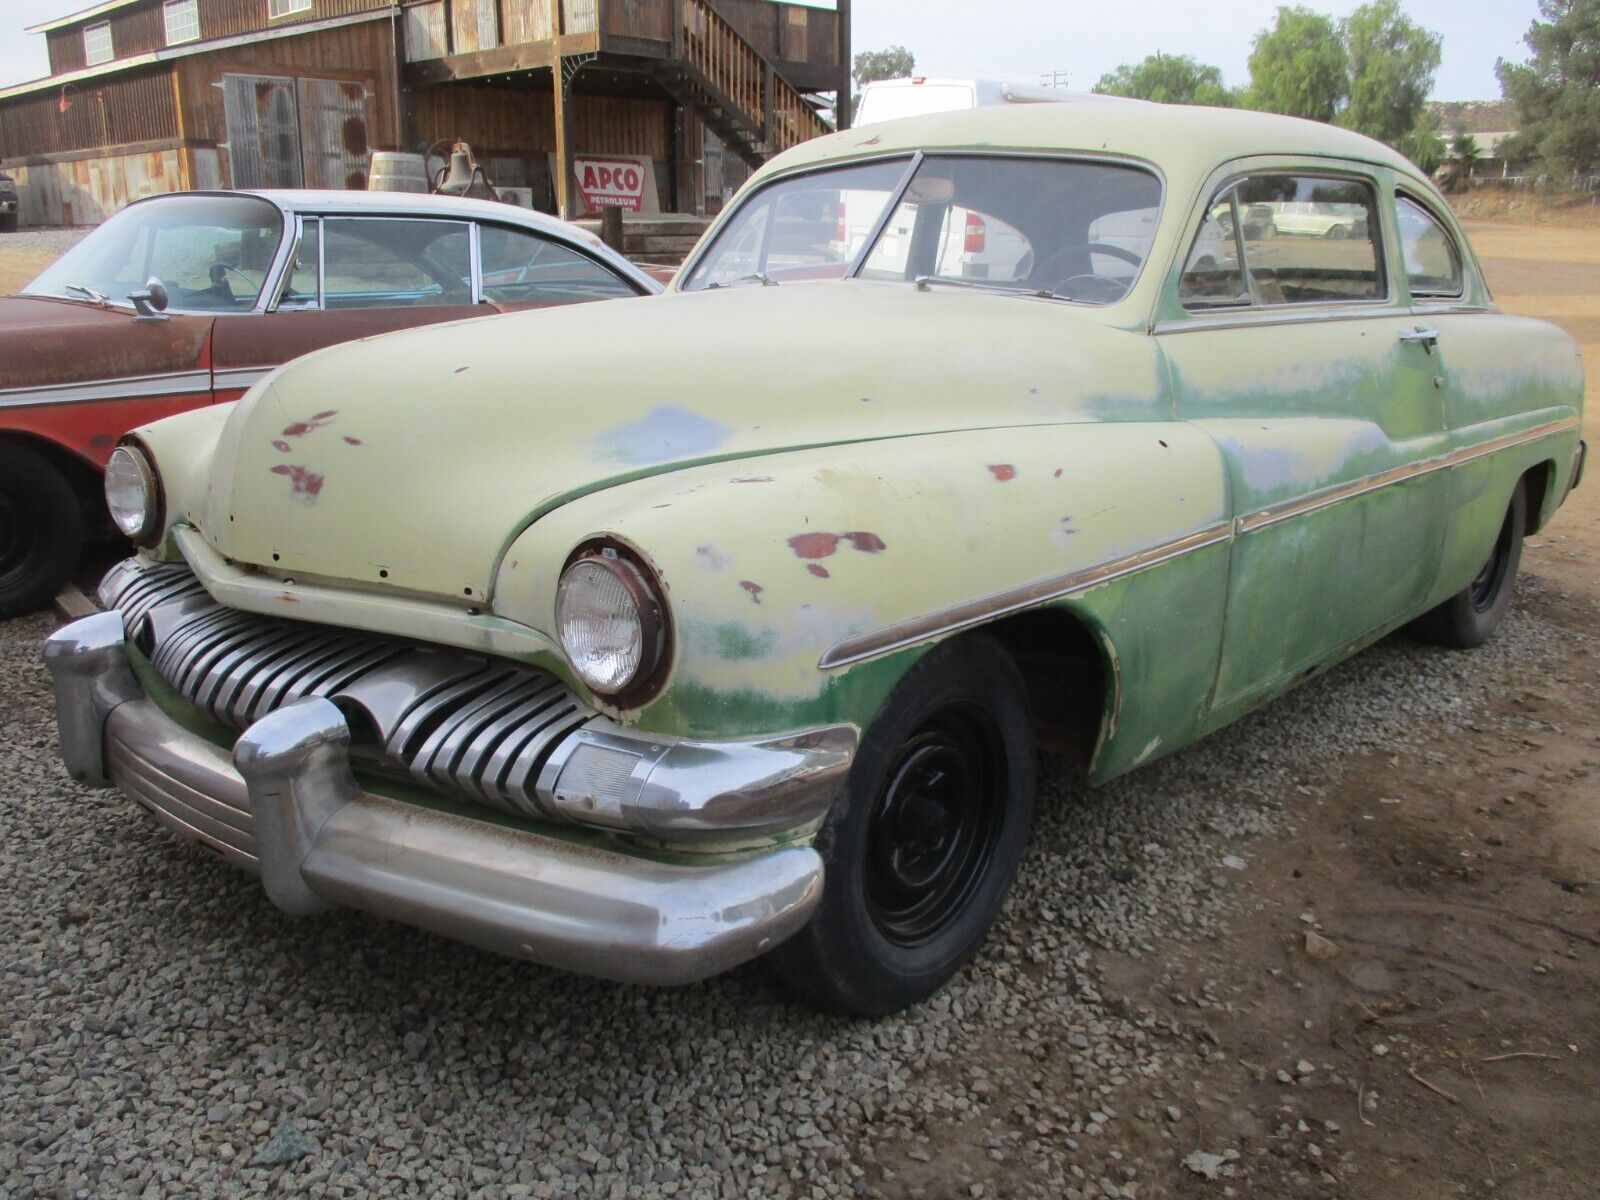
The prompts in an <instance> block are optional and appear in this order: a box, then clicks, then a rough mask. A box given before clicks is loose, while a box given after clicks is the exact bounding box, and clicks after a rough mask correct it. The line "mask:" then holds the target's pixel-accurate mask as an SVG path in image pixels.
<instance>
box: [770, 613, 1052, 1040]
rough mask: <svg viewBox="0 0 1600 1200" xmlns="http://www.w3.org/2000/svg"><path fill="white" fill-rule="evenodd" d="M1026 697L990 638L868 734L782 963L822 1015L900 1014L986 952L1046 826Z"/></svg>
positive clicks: (777, 954) (961, 646)
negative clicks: (818, 879)
mask: <svg viewBox="0 0 1600 1200" xmlns="http://www.w3.org/2000/svg"><path fill="white" fill-rule="evenodd" d="M1037 774H1038V763H1037V750H1036V746H1035V742H1034V733H1033V723H1032V719H1031V717H1030V714H1029V711H1028V702H1027V692H1026V688H1025V686H1024V683H1023V680H1022V676H1021V673H1020V672H1019V671H1018V670H1017V666H1016V664H1015V663H1014V662H1013V661H1012V659H1011V656H1010V655H1009V654H1007V653H1006V652H1005V650H1004V649H1002V648H1001V646H1000V644H999V643H998V642H997V641H995V640H994V639H993V638H992V637H989V636H988V635H986V634H974V635H968V636H967V637H963V638H959V639H957V640H955V641H951V642H946V643H944V644H943V645H941V646H938V647H936V648H935V649H933V650H931V651H929V652H928V654H927V655H926V656H925V657H924V658H923V659H922V660H921V661H920V662H918V663H917V664H916V665H915V666H913V667H912V668H911V670H910V671H908V672H907V673H906V675H905V677H904V678H903V679H902V680H901V681H900V683H899V684H898V685H897V686H896V687H895V690H894V691H893V693H891V695H890V697H889V699H888V700H887V701H886V702H885V704H884V706H883V708H882V710H881V711H880V712H879V713H878V716H877V718H876V719H875V720H874V722H873V724H872V727H871V728H870V729H869V730H867V733H866V736H865V738H863V740H862V743H861V749H860V752H859V753H858V754H857V756H856V761H855V764H854V766H853V767H852V768H851V771H850V779H849V782H848V784H847V786H846V792H845V795H844V796H843V797H842V798H841V799H840V801H839V802H838V804H837V805H836V806H835V808H834V811H833V813H832V814H831V815H830V816H829V818H828V821H827V823H826V825H824V826H823V829H822V832H821V833H820V834H819V835H818V838H817V849H818V850H819V851H820V852H821V854H822V857H823V862H824V864H825V873H824V876H823V892H822V900H821V902H820V903H819V904H818V906H817V910H816V912H815V913H814V914H813V915H812V918H811V921H810V922H809V923H808V924H807V925H806V927H805V928H804V929H802V930H801V931H800V932H799V933H798V934H797V935H795V937H794V938H792V939H791V940H790V941H788V942H786V943H785V944H784V945H782V946H780V947H778V949H777V950H775V951H774V952H773V953H772V955H771V961H772V964H773V966H774V967H775V968H776V969H777V971H778V973H779V974H780V975H781V976H782V977H783V978H784V979H785V981H786V982H788V983H789V984H790V985H791V986H793V987H794V988H795V989H796V990H798V991H800V992H803V993H805V994H807V995H808V996H810V997H811V998H812V999H814V1000H816V1001H818V1002H819V1003H821V1004H822V1005H824V1006H826V1007H828V1008H831V1009H835V1010H839V1011H842V1012H849V1013H855V1014H858V1015H860V1016H883V1015H885V1014H887V1013H892V1012H896V1011H898V1010H900V1009H902V1008H905V1007H906V1006H907V1005H909V1004H912V1003H915V1002H916V1001H918V1000H921V999H923V998H924V997H925V996H928V995H929V994H931V993H932V992H934V991H936V990H938V989H939V988H940V987H941V986H943V985H944V983H945V982H946V981H948V980H949V979H950V977H951V976H952V975H954V974H955V973H956V972H957V971H958V970H960V969H961V967H962V966H963V965H964V964H965V963H966V962H967V960H968V959H970V958H971V957H972V956H973V955H974V954H975V953H976V952H977V950H978V947H979V946H981V945H982V944H983V940H984V938H985V937H986V936H987V935H988V932H989V927H990V926H991V925H992V924H993V923H994V919H995V917H996V916H997V915H998V913H999V911H1000V906H1001V904H1002V903H1003V902H1004V900H1005V898H1006V893H1007V892H1008V891H1009V890H1010V888H1011V881H1012V879H1013V878H1014V877H1015V875H1016V871H1017V864H1018V863H1019V862H1020V861H1021V858H1022V850H1023V846H1024V844H1025V843H1026V841H1027V836H1028V829H1029V827H1030V825H1031V824H1032V819H1033V797H1034V791H1035V788H1036V786H1037Z"/></svg>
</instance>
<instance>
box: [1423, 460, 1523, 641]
mask: <svg viewBox="0 0 1600 1200" xmlns="http://www.w3.org/2000/svg"><path fill="white" fill-rule="evenodd" d="M1527 526H1528V500H1527V495H1526V492H1525V489H1524V488H1523V486H1522V485H1521V484H1520V483H1519V484H1518V485H1517V489H1516V491H1515V492H1513V493H1512V495H1511V504H1510V506H1509V507H1508V508H1507V509H1506V515H1505V520H1504V521H1502V522H1501V524H1500V533H1499V535H1498V536H1497V537H1496V538H1495V542H1494V549H1493V550H1491V551H1490V552H1489V557H1488V559H1487V561H1485V562H1484V564H1483V566H1482V567H1481V568H1480V569H1479V571H1478V574H1477V575H1476V576H1474V577H1473V580H1472V582H1471V583H1469V584H1468V585H1467V586H1466V587H1464V588H1462V589H1461V591H1459V592H1457V593H1456V594H1455V595H1454V596H1451V597H1450V599H1448V600H1446V601H1445V602H1444V603H1443V604H1441V605H1439V606H1438V607H1437V608H1434V609H1430V610H1429V611H1428V612H1425V613H1423V614H1422V616H1420V617H1418V618H1417V619H1416V621H1415V622H1414V623H1413V624H1412V629H1413V630H1414V631H1415V632H1416V634H1417V636H1418V637H1420V638H1422V639H1423V640H1424V641H1428V642H1433V643H1434V644H1435V645H1439V646H1449V647H1452V648H1454V649H1458V650H1470V649H1471V648H1472V647H1474V646H1481V645H1483V643H1484V642H1486V641H1488V640H1489V637H1490V635H1491V634H1493V633H1494V631H1495V628H1496V627H1497V626H1498V625H1499V624H1500V622H1501V620H1502V619H1503V618H1504V617H1505V615H1506V610H1507V609H1508V608H1510V607H1511V593H1512V592H1513V591H1515V590H1516V584H1517V568H1518V567H1519V566H1521V564H1522V536H1523V534H1524V532H1526V530H1527Z"/></svg>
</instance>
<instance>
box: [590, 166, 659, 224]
mask: <svg viewBox="0 0 1600 1200" xmlns="http://www.w3.org/2000/svg"><path fill="white" fill-rule="evenodd" d="M572 169H573V173H574V174H575V175H577V177H578V190H579V191H580V192H582V193H583V202H584V203H585V204H586V205H588V207H589V209H590V210H591V211H594V212H598V211H599V210H600V209H602V208H621V209H625V210H626V211H628V212H641V211H643V209H644V194H645V185H646V184H647V183H648V182H649V180H650V171H649V168H648V167H646V166H645V165H643V164H642V163H639V162H637V161H635V160H634V159H630V158H574V159H573V160H572Z"/></svg>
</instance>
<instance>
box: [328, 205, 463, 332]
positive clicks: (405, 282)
mask: <svg viewBox="0 0 1600 1200" xmlns="http://www.w3.org/2000/svg"><path fill="white" fill-rule="evenodd" d="M322 240H323V247H322V267H323V280H322V300H323V305H324V307H326V308H329V309H337V308H427V307H432V306H436V305H466V304H471V303H472V234H471V231H470V226H468V225H467V224H466V223H465V222H462V221H428V220H413V219H410V218H391V217H324V218H323V221H322Z"/></svg>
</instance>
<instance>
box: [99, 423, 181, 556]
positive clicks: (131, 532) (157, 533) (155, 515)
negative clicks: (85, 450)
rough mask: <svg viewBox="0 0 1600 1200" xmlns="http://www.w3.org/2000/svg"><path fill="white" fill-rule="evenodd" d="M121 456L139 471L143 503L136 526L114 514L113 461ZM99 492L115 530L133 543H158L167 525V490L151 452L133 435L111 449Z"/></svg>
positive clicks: (115, 509)
mask: <svg viewBox="0 0 1600 1200" xmlns="http://www.w3.org/2000/svg"><path fill="white" fill-rule="evenodd" d="M118 455H122V456H124V457H125V458H126V459H127V460H128V461H130V462H132V463H133V465H134V469H135V470H136V472H137V473H138V477H139V485H140V499H141V502H142V505H143V512H142V514H141V515H142V520H141V521H140V522H139V524H138V526H137V527H136V528H130V527H129V526H127V525H124V524H123V522H122V520H121V519H120V518H119V517H118V516H117V509H118V506H117V505H116V504H114V503H113V502H112V499H111V478H112V463H113V462H115V461H116V460H117V456H118ZM102 491H103V493H104V496H105V501H106V511H107V512H108V513H109V514H110V516H111V523H112V524H113V525H115V526H116V528H117V531H118V532H119V533H121V534H122V535H123V536H124V537H126V538H127V539H128V540H129V541H131V542H132V543H133V544H134V545H135V546H141V547H144V548H145V549H150V548H152V547H154V546H156V545H158V544H160V541H161V537H162V534H163V533H165V531H166V527H167V511H166V509H167V504H166V489H165V488H163V487H162V486H161V473H160V472H159V471H158V470H156V464H155V459H154V457H152V455H151V454H150V451H149V450H148V449H147V448H146V447H145V446H144V445H143V444H142V443H140V442H139V441H138V439H136V438H131V437H130V438H123V439H122V441H121V442H120V443H119V444H118V445H117V448H116V449H115V450H113V451H112V452H111V456H110V458H108V459H107V460H106V471H105V478H104V483H103V487H102Z"/></svg>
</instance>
